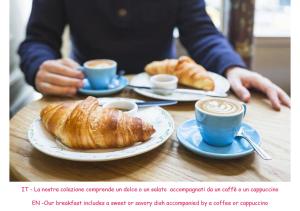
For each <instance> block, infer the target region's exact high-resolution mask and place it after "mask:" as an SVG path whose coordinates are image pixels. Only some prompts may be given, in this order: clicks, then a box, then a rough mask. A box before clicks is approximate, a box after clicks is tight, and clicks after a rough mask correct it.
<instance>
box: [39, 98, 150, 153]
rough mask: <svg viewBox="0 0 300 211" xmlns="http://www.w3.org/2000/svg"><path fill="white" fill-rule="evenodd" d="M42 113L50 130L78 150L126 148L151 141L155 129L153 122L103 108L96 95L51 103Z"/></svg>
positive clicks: (44, 121) (65, 143) (45, 125)
mask: <svg viewBox="0 0 300 211" xmlns="http://www.w3.org/2000/svg"><path fill="white" fill-rule="evenodd" d="M40 116H41V120H42V123H43V125H44V127H45V128H46V129H47V131H49V132H50V133H51V134H52V135H54V136H56V137H57V138H58V139H59V140H60V141H61V142H62V143H63V144H64V145H66V146H68V147H70V148H76V149H97V148H115V147H126V146H130V145H133V144H135V143H137V142H145V141H147V140H148V139H150V137H151V136H152V134H153V133H154V132H155V129H154V128H153V126H152V125H150V124H149V123H146V122H144V121H143V120H142V119H140V118H137V117H131V116H128V115H127V114H124V113H123V112H122V111H119V110H116V109H112V108H102V107H101V106H100V105H99V102H98V100H97V99H96V98H94V97H88V98H86V99H85V100H82V101H77V102H71V103H70V102H68V103H65V102H63V103H56V104H50V105H48V106H46V107H45V108H43V109H42V111H41V113H40Z"/></svg>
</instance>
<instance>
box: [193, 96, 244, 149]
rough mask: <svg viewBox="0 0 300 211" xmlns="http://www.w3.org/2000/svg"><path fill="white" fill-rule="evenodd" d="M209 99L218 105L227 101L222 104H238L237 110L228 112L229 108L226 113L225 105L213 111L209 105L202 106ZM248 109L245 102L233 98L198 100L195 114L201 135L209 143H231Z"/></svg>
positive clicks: (219, 144) (221, 144) (219, 145)
mask: <svg viewBox="0 0 300 211" xmlns="http://www.w3.org/2000/svg"><path fill="white" fill-rule="evenodd" d="M208 101H209V103H215V104H212V105H215V106H218V104H217V103H218V102H219V103H223V102H226V104H222V105H231V106H236V107H235V109H236V111H235V112H231V113H226V112H228V110H229V109H227V110H226V112H225V113H224V112H223V111H221V109H224V111H225V108H224V107H223V108H221V109H219V110H216V112H213V111H212V110H209V109H208V108H207V107H206V108H205V107H203V106H202V105H207V104H208ZM205 103H206V104H205ZM220 106H221V105H220ZM230 108H231V107H230ZM246 110H247V107H246V105H245V104H244V103H241V102H238V101H235V100H231V99H224V98H222V99H220V98H205V99H202V100H199V101H197V102H196V104H195V116H196V122H197V126H198V128H199V131H200V133H201V136H202V137H203V140H204V141H205V142H206V143H207V144H210V145H213V146H218V147H222V146H226V145H229V144H231V143H232V142H233V140H234V137H235V136H236V134H237V132H238V131H239V129H240V127H241V124H242V121H243V118H244V116H245V114H246Z"/></svg>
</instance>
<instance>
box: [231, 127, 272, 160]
mask: <svg viewBox="0 0 300 211" xmlns="http://www.w3.org/2000/svg"><path fill="white" fill-rule="evenodd" d="M236 137H240V138H243V139H245V140H246V141H248V143H249V144H250V145H251V146H252V147H253V149H254V150H255V151H256V152H257V154H259V155H260V157H261V158H262V159H264V160H272V157H271V156H270V155H269V154H268V153H267V152H266V151H265V150H263V149H262V148H261V147H260V146H259V145H257V144H256V143H255V142H254V141H252V140H251V138H249V137H248V136H247V135H246V133H245V131H244V129H243V128H241V129H240V130H239V131H238V133H237V134H236Z"/></svg>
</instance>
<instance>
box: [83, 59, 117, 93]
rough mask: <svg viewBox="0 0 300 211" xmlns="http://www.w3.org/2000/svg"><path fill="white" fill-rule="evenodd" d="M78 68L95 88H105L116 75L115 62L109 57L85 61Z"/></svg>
mask: <svg viewBox="0 0 300 211" xmlns="http://www.w3.org/2000/svg"><path fill="white" fill-rule="evenodd" d="M78 70H80V71H82V72H83V74H84V75H85V77H86V78H87V79H88V81H89V83H90V85H91V87H92V88H93V89H95V90H101V89H107V88H108V85H109V84H110V83H111V82H112V80H113V79H114V78H115V77H116V73H117V62H115V61H113V60H109V59H95V60H90V61H87V62H85V63H84V64H83V66H81V67H79V68H78Z"/></svg>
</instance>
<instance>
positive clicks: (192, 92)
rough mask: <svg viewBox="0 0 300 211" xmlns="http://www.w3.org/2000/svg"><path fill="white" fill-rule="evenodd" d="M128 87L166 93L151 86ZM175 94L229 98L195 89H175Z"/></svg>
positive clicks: (225, 95)
mask: <svg viewBox="0 0 300 211" xmlns="http://www.w3.org/2000/svg"><path fill="white" fill-rule="evenodd" d="M127 87H129V88H134V89H147V90H152V91H154V92H155V91H161V92H163V91H165V89H161V88H153V87H149V86H134V85H128V86H127ZM173 92H174V93H182V94H193V95H206V96H211V97H227V96H228V95H227V94H226V93H218V92H213V91H202V90H195V89H174V90H173Z"/></svg>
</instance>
